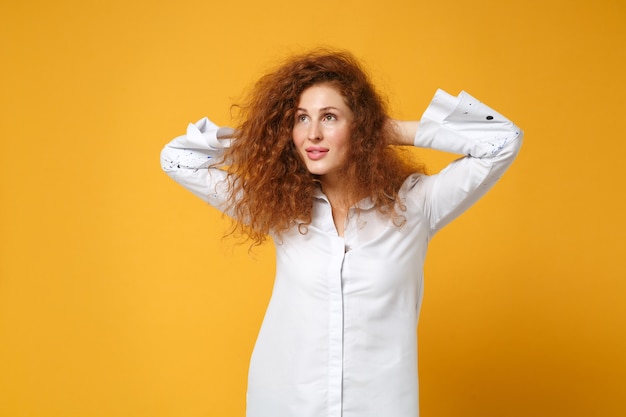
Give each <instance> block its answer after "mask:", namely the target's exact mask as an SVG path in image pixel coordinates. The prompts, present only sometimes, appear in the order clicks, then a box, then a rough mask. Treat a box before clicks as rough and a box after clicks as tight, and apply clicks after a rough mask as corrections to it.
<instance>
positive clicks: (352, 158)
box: [225, 50, 424, 244]
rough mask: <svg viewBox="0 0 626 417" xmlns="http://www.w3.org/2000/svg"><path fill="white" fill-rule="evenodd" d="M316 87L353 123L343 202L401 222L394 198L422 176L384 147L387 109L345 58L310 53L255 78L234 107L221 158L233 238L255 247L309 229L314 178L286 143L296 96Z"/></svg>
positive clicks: (388, 139) (389, 132) (389, 131)
mask: <svg viewBox="0 0 626 417" xmlns="http://www.w3.org/2000/svg"><path fill="white" fill-rule="evenodd" d="M316 84H329V85H331V86H332V87H335V88H336V89H337V90H338V91H339V92H340V93H341V95H342V96H343V97H344V100H345V102H346V104H347V106H348V107H349V108H350V109H351V110H352V112H353V114H354V118H353V121H352V125H351V129H350V132H351V137H350V143H351V145H350V147H349V151H348V152H349V153H348V155H347V157H346V163H345V166H344V167H343V173H342V174H343V176H342V178H344V179H345V180H344V181H345V184H344V185H345V191H344V193H345V197H346V200H347V201H354V202H356V201H359V200H360V199H362V198H365V197H369V198H370V199H371V200H372V202H373V204H374V206H375V207H376V209H377V210H379V211H380V212H381V213H383V214H384V215H387V216H389V217H390V218H391V219H392V220H393V222H394V223H395V224H397V225H401V224H402V223H403V221H404V218H403V216H402V213H401V211H403V210H404V205H403V204H402V202H400V201H398V199H397V196H398V191H399V189H400V187H401V185H402V183H403V182H404V180H405V179H406V178H407V177H408V176H409V175H410V174H412V173H414V172H424V168H423V166H422V165H420V164H417V163H416V162H412V161H411V160H410V159H408V158H406V157H404V156H403V155H401V154H400V153H399V152H398V151H397V150H396V149H394V148H393V147H391V146H389V144H390V143H394V135H397V134H398V133H397V132H396V131H395V130H394V129H393V127H392V126H391V124H390V123H389V116H388V114H387V104H386V102H385V101H384V100H383V99H382V97H381V96H380V95H379V94H378V93H377V92H376V90H375V88H374V87H373V85H372V83H371V82H370V80H369V77H368V75H367V73H366V72H365V71H364V70H363V69H362V67H361V65H360V63H359V62H358V61H357V60H356V59H355V58H354V56H353V55H351V54H350V53H348V52H343V51H329V50H314V51H311V52H308V53H306V54H303V55H298V56H293V57H291V58H289V59H287V60H286V61H285V62H284V63H283V64H282V65H280V66H279V67H278V68H277V69H276V70H275V71H273V72H271V73H268V74H266V75H265V76H263V77H261V78H260V79H259V80H258V81H257V83H256V84H255V86H254V87H253V88H252V90H251V91H250V93H249V96H248V97H247V100H245V101H244V103H243V104H240V105H235V106H233V107H234V108H235V109H236V110H238V112H237V116H238V120H239V126H238V127H237V129H236V134H235V140H234V141H233V143H232V145H231V147H230V148H229V149H228V150H227V152H226V154H225V160H227V161H228V164H229V175H228V178H229V187H230V188H229V191H230V194H229V205H230V213H231V214H232V215H233V217H234V219H235V221H236V222H235V225H234V228H233V231H232V232H236V231H240V232H243V235H244V236H247V237H248V238H250V239H252V241H253V242H254V243H255V244H261V243H262V242H263V241H264V240H265V239H266V238H267V235H268V234H270V233H273V234H274V235H276V236H280V235H281V234H282V233H283V232H285V231H287V230H289V229H291V228H292V227H294V226H297V227H298V228H299V230H300V232H301V233H306V229H307V228H306V226H307V225H309V224H310V223H311V216H312V208H313V199H314V195H315V193H316V192H317V191H318V189H319V187H320V181H319V176H317V175H313V174H311V173H309V172H308V170H307V168H306V166H305V164H304V162H303V161H302V159H301V157H300V156H299V155H298V153H297V151H296V148H295V145H294V143H293V140H292V129H293V126H294V122H295V114H296V109H297V105H298V102H299V99H300V95H301V94H302V92H303V91H304V90H306V89H307V88H309V87H311V86H313V85H316Z"/></svg>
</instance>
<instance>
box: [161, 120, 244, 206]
mask: <svg viewBox="0 0 626 417" xmlns="http://www.w3.org/2000/svg"><path fill="white" fill-rule="evenodd" d="M231 135H232V129H230V128H220V127H218V126H217V125H216V124H214V123H213V122H211V121H210V120H209V119H207V118H206V117H205V118H203V119H201V120H199V121H198V122H196V123H191V124H189V126H188V127H187V133H186V134H185V135H182V136H178V137H176V138H174V139H173V140H172V141H171V142H170V143H168V144H167V145H165V147H164V148H163V150H162V151H161V168H162V169H163V171H165V173H166V174H167V175H169V176H170V177H171V178H172V179H173V180H174V181H176V182H177V183H179V184H180V185H182V186H183V187H185V188H186V189H188V190H189V191H191V192H192V193H194V194H195V195H196V196H198V197H200V198H201V199H202V200H203V201H205V202H207V203H209V204H211V205H212V206H215V207H216V208H218V209H220V210H222V211H223V210H224V208H225V202H226V198H227V193H228V185H227V181H226V175H227V173H226V172H225V171H224V170H222V169H220V168H221V167H222V166H223V164H224V163H225V161H223V154H224V150H225V149H226V148H228V147H229V146H230V142H231V139H229V137H231ZM218 137H220V138H226V139H218Z"/></svg>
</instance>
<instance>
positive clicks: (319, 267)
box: [161, 90, 522, 417]
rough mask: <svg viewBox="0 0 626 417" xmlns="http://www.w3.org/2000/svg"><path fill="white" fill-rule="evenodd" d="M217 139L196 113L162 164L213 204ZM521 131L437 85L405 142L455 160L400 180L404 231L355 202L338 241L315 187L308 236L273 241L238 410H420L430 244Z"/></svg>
mask: <svg viewBox="0 0 626 417" xmlns="http://www.w3.org/2000/svg"><path fill="white" fill-rule="evenodd" d="M222 135H223V134H220V137H221V136H222ZM217 136H218V127H217V126H216V125H214V124H213V123H211V122H210V121H208V119H203V120H201V121H200V122H198V123H196V124H195V125H190V127H189V129H188V131H187V135H184V136H180V137H178V138H176V139H174V140H173V141H172V142H171V143H170V144H168V145H167V146H166V147H165V149H164V150H163V152H162V155H161V161H162V167H163V169H164V170H165V171H166V172H167V173H168V174H169V175H170V176H171V177H172V178H174V179H175V180H176V181H178V182H179V183H181V184H182V185H183V186H184V187H186V188H188V189H189V190H191V191H192V192H194V193H195V194H196V195H198V196H199V197H201V198H202V199H203V200H204V201H206V202H208V203H210V204H212V205H214V206H216V207H218V208H222V207H223V202H224V199H225V197H226V195H225V187H224V183H223V180H224V178H225V174H224V173H223V172H222V171H221V170H219V168H217V167H215V166H212V165H211V163H212V158H214V157H216V156H219V155H220V153H221V149H223V147H224V146H227V145H228V142H227V141H226V142H224V141H219V140H218V139H217ZM521 138H522V132H521V131H520V129H519V128H517V127H516V126H515V125H514V124H513V123H511V122H510V121H509V120H507V119H506V118H504V117H503V116H501V115H500V114H498V113H497V112H495V111H493V110H492V109H490V108H489V107H487V106H485V105H484V104H481V103H480V102H479V101H477V100H476V99H474V98H473V97H471V96H470V95H468V94H467V93H464V92H462V93H461V94H460V95H459V96H458V97H453V96H451V95H449V94H447V93H445V92H443V91H441V90H439V91H437V93H436V94H435V97H434V98H433V101H432V103H431V104H430V106H429V107H428V109H427V110H426V112H425V113H424V115H423V117H422V119H421V121H420V124H419V128H418V132H417V134H416V137H415V146H419V147H429V148H434V149H438V150H442V151H447V152H455V153H458V154H461V155H465V156H464V157H462V158H460V159H458V160H456V161H454V162H452V163H451V164H450V165H449V166H448V167H446V168H445V169H444V170H443V171H441V172H440V173H438V174H436V175H431V176H427V175H421V174H415V175H412V176H411V177H409V178H408V179H407V180H406V181H405V183H404V185H403V187H402V190H401V198H402V199H403V200H404V202H405V204H406V212H404V215H405V217H406V223H405V224H404V225H403V226H402V227H396V226H394V225H393V224H391V222H390V220H389V219H388V218H385V217H381V216H380V214H379V213H378V212H377V211H376V210H375V209H374V208H373V207H372V205H371V203H370V201H369V200H364V201H361V202H360V203H359V204H358V205H357V207H359V208H360V214H359V215H357V210H356V208H352V209H351V210H350V212H349V214H348V218H347V221H346V226H345V232H344V237H340V236H338V234H337V231H336V229H335V226H334V223H333V219H332V214H331V207H330V204H329V202H328V200H327V198H326V197H325V196H324V194H323V193H322V192H321V191H320V192H319V195H318V197H316V199H315V201H314V202H313V220H312V224H311V225H310V226H309V227H308V232H307V233H306V234H301V233H299V231H298V230H297V229H295V228H294V229H293V230H291V231H289V232H288V233H286V234H284V235H283V236H282V237H281V238H280V239H275V245H276V278H275V283H274V289H273V293H272V297H271V300H270V303H269V306H268V308H267V312H266V315H265V319H264V321H263V325H262V327H261V330H260V333H259V336H258V339H257V342H256V346H255V348H254V352H253V354H252V359H251V362H250V371H249V379H248V395H247V416H248V417H382V416H393V417H416V416H418V414H419V408H418V380H417V340H416V329H417V321H418V316H419V310H420V305H421V300H422V279H423V272H422V271H423V265H424V257H425V254H426V248H427V245H428V242H429V240H430V239H431V237H432V236H433V235H434V234H435V233H436V232H437V231H438V230H440V229H441V228H442V227H443V226H444V225H445V224H447V223H448V222H450V221H451V220H452V219H454V218H455V217H456V216H458V215H459V214H460V213H461V212H463V211H464V210H466V209H467V208H468V207H469V206H470V205H471V204H472V203H474V202H475V201H476V200H478V198H479V197H480V196H482V195H483V194H484V193H485V192H486V191H487V190H488V189H489V188H490V187H491V186H492V185H493V184H494V183H495V182H496V181H497V180H498V179H499V177H500V176H501V175H502V173H503V172H504V171H505V170H506V168H507V167H508V166H509V165H510V164H511V162H512V161H513V159H514V158H515V155H516V154H517V152H518V150H519V147H520V145H521ZM207 168H209V169H207Z"/></svg>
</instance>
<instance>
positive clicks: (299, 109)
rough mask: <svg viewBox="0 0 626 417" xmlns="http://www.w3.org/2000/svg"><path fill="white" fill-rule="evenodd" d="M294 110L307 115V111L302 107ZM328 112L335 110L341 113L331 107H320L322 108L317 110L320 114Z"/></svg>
mask: <svg viewBox="0 0 626 417" xmlns="http://www.w3.org/2000/svg"><path fill="white" fill-rule="evenodd" d="M296 110H297V111H303V112H305V113H308V111H307V110H306V109H303V108H302V107H298V108H297V109H296ZM329 110H335V111H338V112H341V110H339V109H338V108H337V107H333V106H327V107H322V108H321V109H320V110H319V112H320V113H323V112H325V111H329Z"/></svg>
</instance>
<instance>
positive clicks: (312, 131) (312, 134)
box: [307, 123, 322, 141]
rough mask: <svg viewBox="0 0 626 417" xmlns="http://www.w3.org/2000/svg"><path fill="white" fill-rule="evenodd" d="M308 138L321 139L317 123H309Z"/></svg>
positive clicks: (320, 131)
mask: <svg viewBox="0 0 626 417" xmlns="http://www.w3.org/2000/svg"><path fill="white" fill-rule="evenodd" d="M307 133H308V138H309V140H315V141H317V140H321V139H322V130H321V129H320V126H319V125H318V124H317V123H311V124H310V125H309V131H308V132H307Z"/></svg>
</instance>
